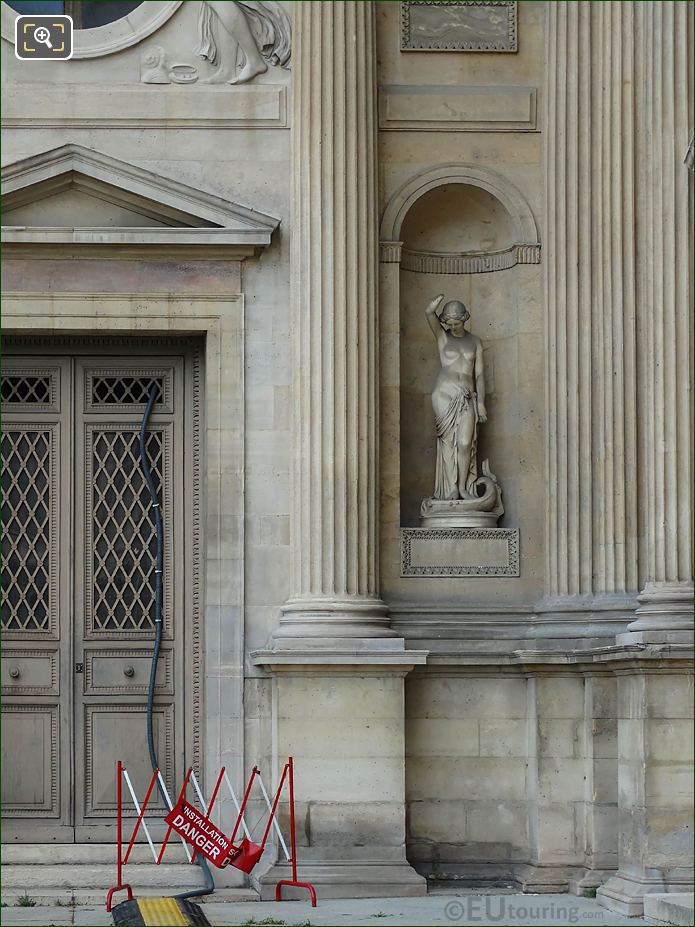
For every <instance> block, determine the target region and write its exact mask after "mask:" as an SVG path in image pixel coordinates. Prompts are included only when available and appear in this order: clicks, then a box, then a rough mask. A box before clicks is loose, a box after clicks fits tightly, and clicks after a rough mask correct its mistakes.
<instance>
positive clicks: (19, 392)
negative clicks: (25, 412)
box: [2, 374, 51, 405]
mask: <svg viewBox="0 0 695 927" xmlns="http://www.w3.org/2000/svg"><path fill="white" fill-rule="evenodd" d="M2 401H3V402H6V403H10V404H15V405H16V404H21V405H26V404H32V403H38V404H42V405H43V404H45V403H48V402H50V401H51V377H50V375H49V374H46V375H39V376H33V375H29V374H25V375H19V374H11V375H6V376H4V377H3V378H2Z"/></svg>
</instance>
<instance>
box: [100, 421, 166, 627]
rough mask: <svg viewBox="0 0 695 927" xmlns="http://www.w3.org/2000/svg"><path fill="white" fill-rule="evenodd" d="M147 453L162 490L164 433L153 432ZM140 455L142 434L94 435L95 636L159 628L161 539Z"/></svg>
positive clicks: (132, 432)
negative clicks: (156, 618)
mask: <svg viewBox="0 0 695 927" xmlns="http://www.w3.org/2000/svg"><path fill="white" fill-rule="evenodd" d="M146 448H147V453H148V455H149V460H150V466H151V468H152V473H153V475H154V478H155V480H156V481H157V483H159V485H160V486H161V483H162V472H163V435H162V432H161V431H151V432H150V433H149V434H148V435H147V440H146ZM138 454H139V451H138V432H137V431H125V430H119V431H113V430H108V431H107V430H103V431H102V430H95V431H94V432H93V434H92V442H91V465H92V475H91V480H92V490H91V494H92V507H91V509H92V510H91V519H92V525H91V529H92V550H91V557H92V564H93V575H92V625H93V629H94V630H95V631H103V632H119V631H148V630H151V629H152V628H154V574H153V572H152V564H153V563H154V559H155V555H156V534H155V529H154V524H153V521H152V518H151V513H150V497H149V493H148V491H147V488H146V486H145V482H144V480H143V477H142V472H141V470H140V463H139V456H138ZM163 501H164V500H163ZM165 622H166V617H165Z"/></svg>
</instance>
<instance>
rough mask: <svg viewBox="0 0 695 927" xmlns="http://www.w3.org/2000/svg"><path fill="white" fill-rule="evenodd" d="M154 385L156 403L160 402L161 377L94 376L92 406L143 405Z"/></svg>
mask: <svg viewBox="0 0 695 927" xmlns="http://www.w3.org/2000/svg"><path fill="white" fill-rule="evenodd" d="M155 385H156V387H157V399H156V400H155V402H156V403H157V402H161V401H162V392H163V388H164V383H163V378H162V377H127V376H115V377H114V376H94V377H93V379H92V405H95V406H96V405H145V403H146V402H147V400H148V399H149V397H150V391H151V390H152V387H153V386H155Z"/></svg>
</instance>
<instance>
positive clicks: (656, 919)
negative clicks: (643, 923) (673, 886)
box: [644, 892, 695, 927]
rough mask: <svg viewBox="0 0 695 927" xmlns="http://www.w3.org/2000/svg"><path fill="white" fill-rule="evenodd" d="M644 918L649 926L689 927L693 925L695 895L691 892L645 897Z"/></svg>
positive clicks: (694, 921)
mask: <svg viewBox="0 0 695 927" xmlns="http://www.w3.org/2000/svg"><path fill="white" fill-rule="evenodd" d="M644 917H645V919H646V920H647V921H649V923H650V924H678V925H683V927H690V925H691V924H693V923H695V895H694V894H693V892H673V893H672V894H654V895H645V896H644Z"/></svg>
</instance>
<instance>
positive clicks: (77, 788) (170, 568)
mask: <svg viewBox="0 0 695 927" xmlns="http://www.w3.org/2000/svg"><path fill="white" fill-rule="evenodd" d="M40 361H43V363H40ZM189 361H190V358H189ZM27 371H28V373H27ZM37 371H38V373H37ZM27 376H34V377H36V376H43V377H46V376H50V377H52V378H53V379H54V380H55V383H56V387H55V389H54V392H53V393H52V394H51V398H50V402H44V403H43V405H42V406H41V408H40V409H39V407H38V405H36V404H35V405H32V404H31V403H29V402H24V404H23V405H22V406H21V408H19V406H17V407H16V408H15V407H14V406H13V396H10V394H9V393H8V401H6V402H5V405H4V410H5V413H6V414H5V417H4V422H3V458H4V462H5V469H4V475H3V522H4V524H5V527H6V528H7V530H6V531H5V532H4V533H3V555H4V556H5V554H6V553H7V554H8V555H9V558H7V557H5V564H6V566H5V570H4V571H3V625H4V629H5V635H6V648H7V649H6V651H5V654H4V657H3V694H6V693H7V695H8V697H7V698H6V699H5V700H4V704H3V724H4V736H3V751H4V757H3V758H4V760H5V765H4V770H3V804H4V813H5V815H6V816H7V819H9V821H11V829H10V833H9V834H8V832H7V830H5V834H6V838H5V839H8V838H9V839H15V840H26V841H34V842H43V841H44V840H77V841H78V842H83V841H90V840H93V841H102V840H108V839H111V838H112V836H113V828H114V818H115V809H116V790H115V775H114V772H115V765H116V761H117V760H118V759H121V760H122V761H123V762H124V763H125V764H126V765H127V767H128V769H129V772H130V775H131V778H132V779H133V782H134V785H135V787H136V790H137V792H138V794H140V795H142V794H144V790H145V786H146V783H147V781H148V780H149V776H150V760H149V754H148V750H147V740H146V694H147V686H148V681H149V673H150V665H151V663H150V661H151V653H152V643H153V637H154V596H153V590H154V573H153V570H154V555H155V544H156V538H155V530H154V523H153V519H152V517H151V514H152V513H151V503H150V498H149V494H148V492H147V489H146V486H145V482H144V479H143V476H142V471H141V469H140V462H139V450H138V434H139V427H140V423H141V420H142V416H143V412H144V410H145V405H146V401H147V397H148V395H149V392H150V389H151V387H152V385H153V384H154V385H155V386H156V388H157V390H158V399H157V401H156V402H155V405H154V410H153V413H152V416H151V418H150V424H149V428H148V432H147V450H148V456H149V459H150V465H151V467H152V471H153V474H154V476H155V480H156V482H157V483H158V485H159V487H160V501H161V504H162V513H163V518H164V527H165V536H164V577H163V583H164V596H163V605H164V608H163V619H164V621H163V642H162V651H161V656H160V660H159V664H158V672H157V681H156V689H155V692H156V698H155V708H154V738H155V744H156V749H157V752H158V759H159V765H160V768H161V770H162V772H163V774H164V776H165V778H166V780H167V782H168V784H169V787H170V788H172V787H174V785H175V783H176V782H180V781H181V777H182V770H183V765H184V754H185V752H186V742H187V734H189V732H188V731H187V729H186V717H185V705H186V695H187V692H186V677H187V675H188V681H189V682H191V677H192V672H193V669H194V667H193V662H194V661H193V660H192V659H191V658H190V656H189V658H188V659H187V660H186V659H185V638H186V633H187V630H190V629H187V627H186V623H187V615H188V617H189V619H190V612H191V609H190V603H189V601H188V600H189V599H190V589H191V587H192V583H191V556H190V554H191V551H190V532H189V531H188V530H187V527H188V523H189V522H190V520H191V519H192V516H193V502H194V500H193V498H192V492H191V491H190V489H191V488H190V485H189V491H188V492H186V485H185V484H186V475H187V473H189V468H190V459H191V457H192V456H193V454H192V451H193V448H192V447H191V445H190V444H189V446H188V447H187V446H186V438H187V437H188V439H189V441H190V440H191V435H190V433H189V432H190V425H191V418H192V415H191V413H192V406H191V402H190V396H189V395H187V393H189V392H190V390H189V389H188V388H187V384H188V386H190V380H191V377H190V363H188V364H187V358H186V356H185V355H184V356H181V355H174V354H164V353H161V354H151V355H143V354H140V355H139V356H138V355H136V356H132V355H131V356H127V355H125V354H120V355H119V354H116V353H110V354H109V355H107V356H95V355H89V354H83V355H78V356H72V357H61V358H55V359H51V360H50V363H47V360H46V358H43V359H41V358H36V357H33V358H27V357H22V358H20V357H12V358H9V359H8V360H7V361H6V362H5V368H4V371H3V398H4V396H5V391H6V390H10V388H11V387H12V384H13V383H14V382H15V381H14V380H13V379H12V378H18V377H24V378H25V379H26V377H27ZM17 382H19V381H17ZM51 382H53V380H52V381H51ZM5 384H7V386H6V385H5ZM27 389H28V387H24V390H25V392H26V390H27ZM37 389H38V387H36V386H34V392H36V390H37ZM42 395H43V394H42ZM24 398H25V399H26V398H27V397H26V395H25V396H24ZM11 407H12V412H9V413H8V412H7V410H8V409H10V408H11ZM189 483H190V481H189ZM39 497H40V498H41V499H43V502H40V501H37V500H38V499H39ZM31 506H34V508H36V509H37V513H38V514H36V515H32V514H31V511H30V509H31ZM44 508H45V509H46V512H44ZM6 516H9V519H8V518H7V517H6ZM50 532H53V535H52V537H53V538H54V541H51V542H50V543H49V542H48V541H47V540H46V538H47V537H48V536H49V535H50ZM30 550H31V551H33V554H31V557H32V558H33V559H32V560H31V570H33V571H34V573H36V576H37V578H36V579H34V580H32V582H33V585H32V583H31V582H29V583H28V582H27V578H26V576H27V575H28V574H27V570H28V569H29V567H28V566H27V563H28V559H27V558H28V557H29V556H30V555H29V554H27V553H26V552H27V551H30ZM41 558H43V561H42V562H44V561H45V563H44V565H43V566H41V565H40V564H39V560H40V559H41ZM44 574H46V577H47V579H46V580H45V581H44ZM51 584H52V585H51ZM42 596H43V598H42ZM44 599H45V604H44V603H43V600H44ZM22 661H24V662H22ZM187 668H188V673H187ZM17 669H18V670H19V675H17V673H16V672H14V671H16V670H17ZM42 686H43V687H44V688H41V687H42ZM190 688H191V687H190V686H189V692H188V695H189V697H190V694H191V693H190ZM188 742H189V744H190V736H189V739H188ZM27 770H29V771H30V772H29V774H28V775H27ZM158 804H161V802H159V801H156V802H155V807H156V806H157V805H158Z"/></svg>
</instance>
